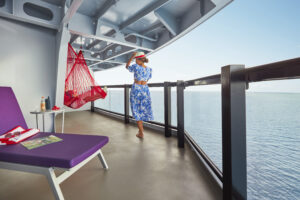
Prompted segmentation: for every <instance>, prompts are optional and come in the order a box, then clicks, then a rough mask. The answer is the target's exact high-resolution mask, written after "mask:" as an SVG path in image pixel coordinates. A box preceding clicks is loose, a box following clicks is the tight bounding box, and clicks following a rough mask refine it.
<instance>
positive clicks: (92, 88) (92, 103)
mask: <svg viewBox="0 0 300 200" xmlns="http://www.w3.org/2000/svg"><path fill="white" fill-rule="evenodd" d="M91 95H92V96H93V95H94V86H92V87H91ZM91 112H95V102H94V101H91Z"/></svg>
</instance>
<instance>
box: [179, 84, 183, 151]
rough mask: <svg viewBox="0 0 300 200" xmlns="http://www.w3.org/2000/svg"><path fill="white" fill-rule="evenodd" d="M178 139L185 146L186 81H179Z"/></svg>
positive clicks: (180, 146) (181, 145)
mask: <svg viewBox="0 0 300 200" xmlns="http://www.w3.org/2000/svg"><path fill="white" fill-rule="evenodd" d="M177 139H178V147H179V148H184V81H177Z"/></svg>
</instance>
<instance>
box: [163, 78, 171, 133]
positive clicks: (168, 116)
mask: <svg viewBox="0 0 300 200" xmlns="http://www.w3.org/2000/svg"><path fill="white" fill-rule="evenodd" d="M164 102H165V106H164V111H165V136H166V137H170V136H171V128H170V126H171V87H170V82H164Z"/></svg>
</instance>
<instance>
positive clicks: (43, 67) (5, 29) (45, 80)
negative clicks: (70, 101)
mask: <svg viewBox="0 0 300 200" xmlns="http://www.w3.org/2000/svg"><path fill="white" fill-rule="evenodd" d="M55 46H56V32H54V31H52V30H49V29H44V28H41V27H37V26H34V25H30V24H23V23H21V22H16V21H10V20H7V19H3V18H0V86H10V87H12V88H13V90H14V92H15V94H16V96H17V99H18V101H19V104H20V106H21V109H22V112H23V115H24V116H25V120H26V122H27V124H28V126H29V127H35V126H36V124H35V116H33V115H31V114H29V112H30V111H31V110H34V109H36V108H39V106H40V99H41V96H46V97H47V96H50V98H51V104H52V105H53V103H54V102H55V90H56V53H55V52H56V47H55ZM0 112H1V111H0ZM46 120H47V122H48V123H47V124H46V130H47V131H51V127H52V123H53V122H52V119H51V118H50V117H48V118H46ZM40 122H41V120H40ZM39 126H40V127H41V124H40V125H39Z"/></svg>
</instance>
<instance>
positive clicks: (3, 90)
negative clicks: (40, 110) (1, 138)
mask: <svg viewBox="0 0 300 200" xmlns="http://www.w3.org/2000/svg"><path fill="white" fill-rule="evenodd" d="M18 125H20V126H22V127H23V128H25V129H27V124H26V122H25V119H24V117H23V114H22V112H21V109H20V106H19V104H18V101H17V99H16V97H15V94H14V92H13V91H12V89H11V88H10V87H0V135H1V134H3V133H6V132H7V131H9V130H11V129H13V128H15V127H16V126H18Z"/></svg>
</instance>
